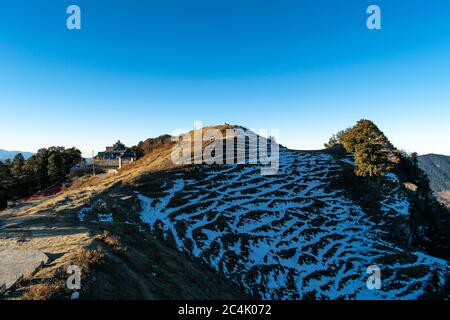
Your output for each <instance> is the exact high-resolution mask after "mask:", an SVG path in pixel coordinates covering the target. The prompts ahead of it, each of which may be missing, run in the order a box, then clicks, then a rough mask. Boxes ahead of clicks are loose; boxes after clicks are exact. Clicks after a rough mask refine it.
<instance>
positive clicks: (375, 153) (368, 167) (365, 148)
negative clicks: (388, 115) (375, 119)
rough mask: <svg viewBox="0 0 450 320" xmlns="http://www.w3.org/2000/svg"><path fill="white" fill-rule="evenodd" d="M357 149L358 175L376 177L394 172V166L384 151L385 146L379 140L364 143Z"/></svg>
mask: <svg viewBox="0 0 450 320" xmlns="http://www.w3.org/2000/svg"><path fill="white" fill-rule="evenodd" d="M355 148H356V150H355V160H356V169H355V173H356V175H358V176H363V177H366V176H369V177H376V176H382V175H385V174H386V173H388V172H389V171H390V170H392V164H391V163H390V162H389V160H388V157H387V153H386V152H385V151H384V150H383V144H382V142H381V141H379V140H378V139H377V140H367V141H364V142H362V143H360V144H358V145H356V147H355Z"/></svg>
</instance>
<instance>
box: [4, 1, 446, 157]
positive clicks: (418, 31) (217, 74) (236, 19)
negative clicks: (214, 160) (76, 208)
mask: <svg viewBox="0 0 450 320" xmlns="http://www.w3.org/2000/svg"><path fill="white" fill-rule="evenodd" d="M70 4H73V3H72V2H68V1H60V2H58V3H55V2H54V1H50V0H44V1H39V3H37V2H31V1H23V0H18V1H14V2H6V1H2V2H1V3H0V70H2V71H1V73H0V111H1V113H2V115H3V117H2V122H1V126H0V136H2V137H3V138H2V139H1V140H0V148H1V149H5V150H20V151H30V152H36V151H37V150H38V149H39V148H41V147H49V146H65V147H72V146H76V147H77V148H79V149H80V150H81V151H82V152H83V155H84V156H85V157H90V156H91V150H94V151H95V152H98V151H102V150H103V149H104V148H105V147H106V146H109V145H111V144H112V143H114V142H115V141H117V140H118V139H120V140H121V141H122V142H124V143H125V144H127V145H129V146H131V145H134V144H136V143H137V142H139V141H140V140H145V139H147V138H150V137H155V136H158V135H161V134H165V133H167V134H171V133H172V132H173V131H174V130H176V129H178V128H185V129H187V130H189V129H192V128H193V124H194V121H196V120H199V121H203V123H204V124H205V125H212V124H223V123H225V122H226V123H232V124H237V125H242V126H245V127H248V128H250V129H267V130H270V129H279V131H280V137H279V142H280V143H281V144H283V145H285V146H287V147H289V148H293V149H304V150H307V149H321V148H322V147H323V143H324V142H326V141H327V140H328V138H329V137H330V136H331V135H332V134H333V133H335V132H337V131H339V130H341V129H344V128H347V127H349V126H351V125H353V124H354V123H355V122H356V121H357V120H359V119H361V118H366V119H370V120H372V121H374V122H375V123H376V124H377V125H378V126H379V127H380V129H381V130H382V131H384V133H385V134H386V136H387V137H388V138H389V139H390V140H391V142H392V143H393V144H394V145H395V146H396V147H398V148H400V149H404V150H406V151H409V152H412V151H415V152H418V153H419V154H428V153H436V154H445V155H450V144H449V143H448V139H449V137H450V126H449V125H448V122H449V120H450V108H449V105H450V90H449V88H450V72H449V71H450V61H449V59H448V57H449V56H450V20H449V19H448V12H449V10H450V3H449V2H448V1H444V0H437V1H434V2H433V3H428V2H426V1H423V0H421V1H419V0H415V1H395V3H393V2H392V1H386V0H380V1H377V4H378V5H379V6H380V7H381V10H382V29H381V30H377V31H371V30H368V29H367V28H366V18H367V14H366V8H367V6H368V5H369V4H372V3H369V2H367V1H359V0H349V1H346V2H345V4H343V3H341V2H338V1H335V2H330V1H325V0H319V1H315V2H309V1H282V2H281V3H280V2H279V1H277V5H276V6H275V5H274V4H275V2H273V1H247V2H245V3H242V2H239V1H214V2H211V1H200V0H192V1H189V3H187V2H183V1H179V0H178V1H177V0H170V1H152V2H151V3H142V2H140V1H136V0H133V1H129V2H127V5H124V4H123V3H121V2H120V1H106V0H99V1H95V3H93V2H92V1H86V0H78V1H75V4H77V5H79V6H80V8H81V13H82V15H81V17H82V20H81V21H82V29H81V30H73V31H69V30H67V28H66V24H65V21H66V18H67V16H68V15H67V14H66V8H67V6H68V5H70Z"/></svg>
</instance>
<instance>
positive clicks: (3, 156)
mask: <svg viewBox="0 0 450 320" xmlns="http://www.w3.org/2000/svg"><path fill="white" fill-rule="evenodd" d="M18 153H21V154H22V155H23V157H24V158H25V159H28V158H29V157H31V156H32V155H33V154H34V153H32V152H27V151H8V150H3V149H0V160H7V159H13V158H14V157H15V156H16V155H17V154H18Z"/></svg>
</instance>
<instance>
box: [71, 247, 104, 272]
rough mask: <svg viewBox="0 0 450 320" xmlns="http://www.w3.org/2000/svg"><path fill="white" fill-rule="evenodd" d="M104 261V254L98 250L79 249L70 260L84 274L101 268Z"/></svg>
mask: <svg viewBox="0 0 450 320" xmlns="http://www.w3.org/2000/svg"><path fill="white" fill-rule="evenodd" d="M105 260H106V254H105V252H104V251H103V250H102V249H100V248H97V249H86V248H81V249H79V250H78V251H77V252H76V253H75V256H74V257H73V258H72V262H73V264H75V265H77V266H78V267H80V268H81V270H83V271H84V272H89V271H92V270H94V269H96V268H98V267H101V266H102V265H103V264H104V263H105Z"/></svg>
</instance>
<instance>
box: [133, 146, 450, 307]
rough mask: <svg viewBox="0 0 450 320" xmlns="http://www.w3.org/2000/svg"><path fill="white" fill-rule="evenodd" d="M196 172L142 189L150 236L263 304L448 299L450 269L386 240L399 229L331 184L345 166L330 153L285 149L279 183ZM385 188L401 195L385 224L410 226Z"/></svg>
mask: <svg viewBox="0 0 450 320" xmlns="http://www.w3.org/2000/svg"><path fill="white" fill-rule="evenodd" d="M346 162H348V161H346ZM192 170H193V171H194V172H189V171H186V170H175V171H172V173H171V174H167V175H166V176H165V178H161V179H160V180H157V181H159V182H158V183H155V182H153V185H152V186H151V188H149V187H148V186H145V185H143V186H141V187H140V188H136V190H135V192H136V195H137V197H138V198H139V200H140V202H141V206H142V212H141V219H142V221H143V222H144V223H145V224H148V225H149V226H150V229H151V232H152V233H154V234H159V235H160V236H161V237H162V238H164V239H166V240H168V241H174V242H175V244H176V246H177V247H178V249H179V250H181V251H185V252H188V253H189V254H190V255H192V256H194V257H197V258H198V259H201V260H203V261H204V262H206V263H207V264H208V265H210V266H211V267H213V268H214V269H216V270H217V271H219V272H221V273H223V274H224V275H225V276H226V277H227V278H228V279H230V280H232V281H234V282H236V283H239V284H241V285H243V286H244V287H245V288H246V289H247V291H248V292H249V293H251V294H253V295H255V296H259V297H261V298H264V299H302V298H317V299H336V298H345V299H353V298H356V299H367V298H371V299H372V298H375V299H378V298H379V299H416V298H420V297H423V298H426V297H429V296H430V294H431V295H436V294H437V293H439V294H444V295H446V294H448V292H444V291H445V289H443V286H444V284H445V282H446V280H447V281H448V276H449V265H448V263H447V262H446V261H443V260H440V259H436V258H433V257H431V256H428V255H425V254H423V253H420V252H411V251H408V250H404V249H402V248H400V247H398V246H396V245H395V244H393V243H391V242H388V241H386V240H385V239H386V234H387V233H389V232H391V231H392V230H390V229H389V228H388V227H387V224H386V223H384V222H383V219H381V220H380V219H379V217H378V219H372V217H371V216H370V215H368V214H366V213H365V212H364V210H363V209H362V208H361V207H359V206H358V205H356V204H355V203H353V202H352V201H351V200H350V199H349V198H348V197H347V195H346V193H345V190H342V189H339V188H338V187H336V186H335V184H332V181H333V179H336V178H337V177H338V175H339V172H340V170H341V163H339V162H337V161H336V160H334V159H333V157H331V156H330V155H328V154H325V153H305V152H303V153H302V152H296V151H291V150H288V149H284V148H283V149H281V152H280V170H279V174H277V175H273V176H262V175H261V174H260V166H258V165H197V166H195V167H194V168H193V169H192ZM386 180H387V184H389V183H390V184H391V185H392V186H393V187H391V188H390V189H389V191H388V192H384V193H383V192H382V195H381V197H382V200H381V201H380V204H379V215H381V217H385V218H386V221H391V222H392V221H395V223H396V224H397V226H398V225H401V226H407V222H408V219H409V214H408V201H407V199H406V197H405V196H404V195H403V194H402V191H401V189H400V188H399V185H398V182H397V181H396V178H395V176H393V175H389V176H388V177H387V178H386ZM389 181H390V182H389ZM380 192H381V191H380ZM393 219H394V220H393ZM375 221H376V222H375ZM404 229H405V230H404V232H405V235H407V231H408V230H407V227H405V228H404ZM371 265H377V266H379V267H380V269H381V273H382V274H381V277H382V288H381V289H380V290H369V289H368V288H367V286H366V280H367V278H368V276H369V275H368V274H367V267H369V266H371Z"/></svg>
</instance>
